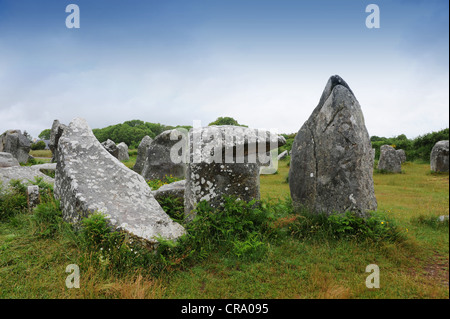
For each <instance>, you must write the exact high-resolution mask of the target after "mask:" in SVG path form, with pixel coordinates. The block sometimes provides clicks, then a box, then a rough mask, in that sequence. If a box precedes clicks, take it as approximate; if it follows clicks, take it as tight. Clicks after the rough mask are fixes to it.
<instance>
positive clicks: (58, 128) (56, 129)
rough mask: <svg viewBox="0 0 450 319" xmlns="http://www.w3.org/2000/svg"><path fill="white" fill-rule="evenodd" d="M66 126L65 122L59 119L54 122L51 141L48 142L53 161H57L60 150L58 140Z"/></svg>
mask: <svg viewBox="0 0 450 319" xmlns="http://www.w3.org/2000/svg"><path fill="white" fill-rule="evenodd" d="M65 127H66V126H65V125H64V124H61V123H60V122H59V121H58V120H54V121H53V124H52V129H51V131H50V142H49V144H48V147H49V148H50V150H51V151H52V163H55V162H56V157H57V155H56V152H57V151H58V141H59V138H60V137H61V135H62V133H63V131H64V128H65Z"/></svg>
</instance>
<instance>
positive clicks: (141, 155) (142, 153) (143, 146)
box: [133, 135, 153, 174]
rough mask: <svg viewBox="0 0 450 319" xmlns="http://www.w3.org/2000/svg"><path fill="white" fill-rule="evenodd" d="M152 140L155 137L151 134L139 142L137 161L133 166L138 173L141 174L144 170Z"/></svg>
mask: <svg viewBox="0 0 450 319" xmlns="http://www.w3.org/2000/svg"><path fill="white" fill-rule="evenodd" d="M152 141H153V139H152V138H151V137H150V136H148V135H146V136H144V138H143V139H142V140H141V142H140V143H139V146H138V151H137V157H136V163H135V164H134V167H133V170H134V171H135V172H136V173H138V174H141V173H142V170H143V169H144V164H145V159H146V158H147V151H148V148H149V147H150V144H151V143H152Z"/></svg>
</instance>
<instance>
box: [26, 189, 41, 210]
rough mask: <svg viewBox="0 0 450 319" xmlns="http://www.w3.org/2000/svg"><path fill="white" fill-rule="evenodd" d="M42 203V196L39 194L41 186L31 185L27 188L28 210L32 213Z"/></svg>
mask: <svg viewBox="0 0 450 319" xmlns="http://www.w3.org/2000/svg"><path fill="white" fill-rule="evenodd" d="M40 202H41V195H40V194H39V186H37V185H29V186H28V187H27V204H28V210H29V211H32V210H33V209H34V208H35V207H36V206H37V205H39V204H40Z"/></svg>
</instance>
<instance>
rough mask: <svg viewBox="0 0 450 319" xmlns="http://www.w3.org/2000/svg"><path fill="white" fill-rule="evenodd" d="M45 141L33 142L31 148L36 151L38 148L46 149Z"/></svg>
mask: <svg viewBox="0 0 450 319" xmlns="http://www.w3.org/2000/svg"><path fill="white" fill-rule="evenodd" d="M45 146H46V145H45V142H44V141H37V142H36V143H33V144H31V149H32V150H33V151H36V150H43V149H45Z"/></svg>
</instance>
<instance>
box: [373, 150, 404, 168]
mask: <svg viewBox="0 0 450 319" xmlns="http://www.w3.org/2000/svg"><path fill="white" fill-rule="evenodd" d="M377 168H378V169H379V170H383V171H386V172H391V173H401V171H402V159H401V157H400V155H399V153H398V152H397V151H396V150H395V148H393V147H392V146H390V145H381V147H380V159H379V160H378V166H377Z"/></svg>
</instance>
